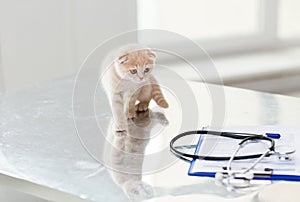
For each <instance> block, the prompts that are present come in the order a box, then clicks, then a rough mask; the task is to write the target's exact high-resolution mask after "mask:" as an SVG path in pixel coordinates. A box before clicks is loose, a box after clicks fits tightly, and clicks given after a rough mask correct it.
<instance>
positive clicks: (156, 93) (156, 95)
mask: <svg viewBox="0 0 300 202" xmlns="http://www.w3.org/2000/svg"><path fill="white" fill-rule="evenodd" d="M152 98H153V99H154V101H155V102H156V103H157V104H158V105H159V106H161V107H162V108H168V107H169V104H168V102H167V101H166V99H165V98H164V96H163V94H162V92H161V89H160V87H159V85H158V84H152Z"/></svg>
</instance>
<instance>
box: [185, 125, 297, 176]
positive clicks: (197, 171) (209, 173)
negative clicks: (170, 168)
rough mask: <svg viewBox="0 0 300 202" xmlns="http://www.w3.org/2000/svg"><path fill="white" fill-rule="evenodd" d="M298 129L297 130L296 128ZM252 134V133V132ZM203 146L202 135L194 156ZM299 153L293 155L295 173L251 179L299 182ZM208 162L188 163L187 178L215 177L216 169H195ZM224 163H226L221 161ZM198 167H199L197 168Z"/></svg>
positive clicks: (281, 173) (194, 160)
mask: <svg viewBox="0 0 300 202" xmlns="http://www.w3.org/2000/svg"><path fill="white" fill-rule="evenodd" d="M297 129H298V128H297ZM298 131H300V130H298ZM247 132H251V131H247ZM252 132H253V131H252ZM295 143H296V144H295V145H294V146H295V148H300V147H299V145H300V137H298V138H297V141H295ZM203 144H204V136H203V135H200V137H199V140H198V142H197V145H196V149H195V152H194V153H195V154H199V151H200V149H201V146H203ZM297 145H298V146H297ZM299 153H300V151H298V153H297V151H296V155H294V157H293V158H294V159H293V161H295V162H294V166H293V167H294V168H295V171H293V173H292V174H291V172H287V173H284V172H280V174H276V173H275V172H274V174H272V175H268V176H262V177H260V176H255V177H254V178H253V180H271V181H300V155H299ZM207 162H208V161H207V160H199V159H193V160H192V161H191V163H190V168H189V170H188V175H189V176H198V177H211V178H214V177H215V174H216V172H217V170H216V169H211V170H209V171H208V170H207V169H204V170H202V169H199V168H196V167H197V165H196V164H198V165H200V164H203V165H204V164H205V163H207ZM223 162H225V163H227V161H223ZM198 167H199V166H198ZM220 169H222V166H220V168H219V170H218V171H220Z"/></svg>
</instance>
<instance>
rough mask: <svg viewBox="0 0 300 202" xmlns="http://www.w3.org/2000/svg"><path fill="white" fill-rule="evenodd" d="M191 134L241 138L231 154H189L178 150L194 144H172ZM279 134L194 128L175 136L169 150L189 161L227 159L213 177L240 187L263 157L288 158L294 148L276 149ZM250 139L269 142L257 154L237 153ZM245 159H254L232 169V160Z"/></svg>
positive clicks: (248, 178) (225, 183) (227, 184)
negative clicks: (241, 168)
mask: <svg viewBox="0 0 300 202" xmlns="http://www.w3.org/2000/svg"><path fill="white" fill-rule="evenodd" d="M191 135H213V136H220V137H225V138H232V139H239V140H241V141H240V142H239V143H238V145H237V147H236V149H235V150H234V152H233V154H232V155H231V156H209V155H198V154H190V153H186V152H183V151H180V150H181V149H183V148H193V147H195V146H196V145H184V146H174V144H175V142H177V141H178V140H179V139H181V138H183V137H185V136H191ZM280 137H281V136H280V134H277V133H266V134H265V135H262V134H253V133H240V132H219V131H207V130H196V131H187V132H184V133H181V134H179V135H177V136H175V137H174V138H173V139H172V140H171V141H170V150H171V152H172V153H173V154H174V155H175V156H176V157H178V158H180V159H182V160H185V161H188V162H190V161H191V160H192V159H202V160H210V161H228V163H227V166H226V167H225V168H224V171H222V172H217V173H216V175H215V178H216V179H217V180H218V181H220V182H222V184H224V185H226V186H227V187H228V188H241V187H247V186H249V184H250V180H252V179H253V178H254V175H255V173H254V172H251V170H252V169H253V168H254V167H255V166H256V165H257V164H258V163H259V162H260V161H261V160H262V159H263V158H265V157H269V156H271V155H277V156H278V159H279V160H281V161H288V160H290V156H289V155H290V154H292V153H294V152H295V149H293V148H290V147H286V148H285V149H281V150H276V148H275V141H274V139H280ZM251 141H267V142H269V144H270V145H269V147H268V148H266V150H265V151H264V152H261V153H257V154H249V155H237V154H238V152H239V151H240V149H241V148H242V147H243V146H244V145H245V144H247V143H249V142H251ZM246 159H256V160H255V161H254V162H253V163H252V164H251V165H250V166H249V167H248V168H246V169H243V170H238V171H236V170H232V163H233V161H234V160H246ZM263 174H266V175H271V174H272V171H271V170H265V171H264V172H263V173H262V172H260V173H259V175H263ZM236 178H239V179H244V182H245V183H243V184H242V186H241V184H239V185H235V184H234V183H232V182H231V181H232V179H236Z"/></svg>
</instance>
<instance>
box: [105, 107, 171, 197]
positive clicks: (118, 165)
mask: <svg viewBox="0 0 300 202" xmlns="http://www.w3.org/2000/svg"><path fill="white" fill-rule="evenodd" d="M112 122H113V121H112V120H111V124H110V126H109V127H108V130H107V131H108V134H107V139H108V141H107V142H108V144H109V145H106V149H105V152H104V159H105V164H106V166H107V167H108V168H109V170H110V175H111V177H112V179H113V181H114V182H115V183H116V184H117V185H118V186H120V188H122V190H123V191H124V193H125V194H126V195H127V197H128V198H129V199H130V201H143V200H146V199H149V198H152V197H153V196H154V191H153V188H152V187H151V186H150V185H148V184H147V183H145V182H143V181H142V169H143V160H144V154H145V148H146V146H147V144H148V142H149V140H150V138H151V136H153V134H151V132H152V133H153V131H152V129H153V128H154V127H155V126H161V127H164V126H165V125H167V124H168V120H167V119H166V117H165V115H164V114H163V113H161V112H152V111H151V110H147V111H145V112H138V113H137V114H136V118H135V119H129V120H128V122H127V124H128V134H127V135H126V136H122V137H118V136H116V135H114V134H112V132H111V131H112V130H111V127H112ZM154 135H155V134H154Z"/></svg>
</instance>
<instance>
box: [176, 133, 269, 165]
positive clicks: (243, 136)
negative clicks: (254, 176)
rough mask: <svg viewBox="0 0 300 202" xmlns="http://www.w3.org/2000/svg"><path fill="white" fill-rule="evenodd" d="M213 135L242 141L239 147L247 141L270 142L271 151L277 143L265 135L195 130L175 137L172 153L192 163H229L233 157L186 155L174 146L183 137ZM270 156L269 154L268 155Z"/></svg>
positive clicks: (244, 156)
mask: <svg viewBox="0 0 300 202" xmlns="http://www.w3.org/2000/svg"><path fill="white" fill-rule="evenodd" d="M197 134H198V135H213V136H221V137H226V138H233V139H239V140H241V141H240V142H239V145H242V144H244V143H245V142H247V141H250V140H266V141H269V142H270V147H269V148H268V150H269V151H274V149H275V141H274V140H273V139H272V138H269V137H266V136H264V135H259V134H252V133H239V132H221V131H209V130H194V131H187V132H183V133H181V134H179V135H177V136H175V137H174V138H173V139H172V140H171V141H170V150H171V152H172V153H173V154H174V155H175V156H176V157H178V158H180V159H182V160H185V161H191V160H192V159H202V160H209V161H228V160H230V158H231V157H232V156H203V155H196V154H189V153H184V152H182V151H179V150H178V149H176V147H174V144H175V142H176V141H177V140H179V139H180V138H182V137H185V136H190V135H197ZM262 155H264V153H258V154H250V155H241V156H235V157H234V158H233V160H245V159H254V158H259V157H261V156H262ZM267 156H269V154H268V155H267Z"/></svg>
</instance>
